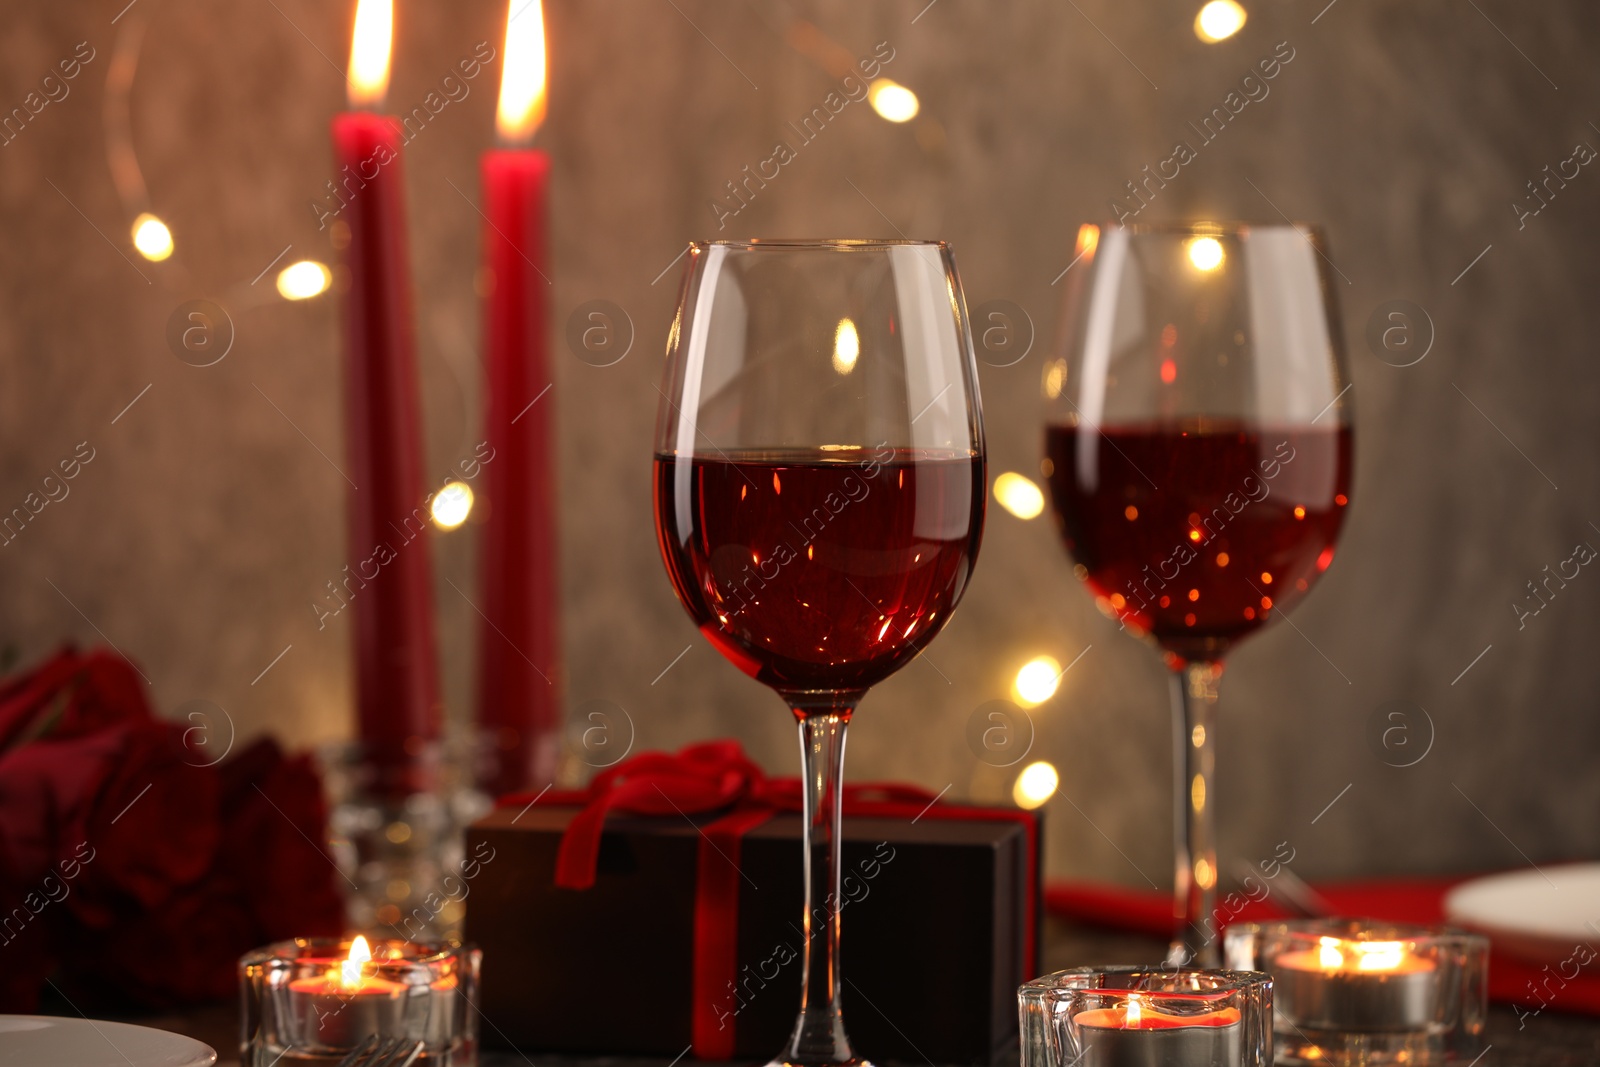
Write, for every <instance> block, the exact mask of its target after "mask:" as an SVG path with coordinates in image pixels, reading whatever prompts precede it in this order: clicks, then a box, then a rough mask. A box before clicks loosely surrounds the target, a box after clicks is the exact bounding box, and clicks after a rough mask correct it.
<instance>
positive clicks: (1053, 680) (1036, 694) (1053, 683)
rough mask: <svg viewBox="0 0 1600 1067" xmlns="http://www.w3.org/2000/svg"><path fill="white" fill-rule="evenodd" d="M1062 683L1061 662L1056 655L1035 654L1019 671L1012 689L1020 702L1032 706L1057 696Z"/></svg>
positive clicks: (1025, 705)
mask: <svg viewBox="0 0 1600 1067" xmlns="http://www.w3.org/2000/svg"><path fill="white" fill-rule="evenodd" d="M1060 685H1061V664H1060V663H1058V662H1057V661H1056V659H1055V657H1054V656H1035V657H1034V658H1033V659H1030V660H1029V661H1028V662H1026V663H1024V664H1023V665H1022V669H1021V670H1019V671H1017V680H1016V681H1015V682H1014V683H1012V686H1011V689H1012V693H1013V695H1014V696H1015V697H1016V698H1017V702H1018V703H1019V704H1022V705H1023V706H1024V707H1029V708H1031V707H1033V706H1034V705H1036V704H1043V703H1044V702H1045V701H1046V700H1049V699H1050V698H1051V697H1053V696H1055V695H1056V689H1057V688H1058V687H1059V686H1060Z"/></svg>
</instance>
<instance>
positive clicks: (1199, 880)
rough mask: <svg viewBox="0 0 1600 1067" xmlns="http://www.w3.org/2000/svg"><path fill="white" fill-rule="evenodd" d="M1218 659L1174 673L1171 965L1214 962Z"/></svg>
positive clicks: (1211, 964) (1209, 964)
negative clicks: (1174, 928) (1173, 925)
mask: <svg viewBox="0 0 1600 1067" xmlns="http://www.w3.org/2000/svg"><path fill="white" fill-rule="evenodd" d="M1221 675H1222V668H1221V666H1220V665H1219V664H1216V663H1189V664H1186V665H1185V666H1184V667H1182V668H1181V669H1179V670H1175V671H1173V672H1172V677H1171V682H1172V725H1173V748H1172V769H1173V773H1174V775H1175V776H1176V779H1177V780H1176V782H1175V783H1174V786H1175V787H1174V793H1175V795H1174V797H1173V809H1174V814H1175V816H1176V820H1175V823H1176V824H1175V826H1174V828H1173V839H1174V843H1175V845H1176V850H1175V851H1176V853H1177V862H1176V869H1175V872H1174V874H1175V878H1174V883H1173V885H1174V894H1175V899H1174V902H1173V911H1174V917H1175V918H1176V919H1177V926H1178V929H1177V933H1176V934H1175V935H1174V937H1173V942H1172V948H1171V950H1170V951H1169V952H1168V955H1167V962H1168V963H1169V964H1173V965H1178V964H1187V965H1189V966H1195V967H1215V966H1217V965H1218V963H1219V962H1220V959H1221V956H1220V953H1219V952H1218V951H1217V931H1216V929H1215V928H1214V925H1213V922H1214V920H1213V912H1214V911H1215V910H1216V899H1217V846H1216V816H1215V813H1214V807H1215V797H1214V796H1213V785H1214V783H1215V776H1214V774H1213V771H1214V769H1215V767H1216V730H1215V729H1214V728H1213V726H1214V724H1213V713H1214V712H1215V710H1216V706H1217V679H1218V678H1219V677H1220V676H1221Z"/></svg>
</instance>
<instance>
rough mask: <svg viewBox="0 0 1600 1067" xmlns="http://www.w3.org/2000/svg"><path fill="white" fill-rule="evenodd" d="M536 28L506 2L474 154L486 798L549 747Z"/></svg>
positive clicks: (541, 80)
mask: <svg viewBox="0 0 1600 1067" xmlns="http://www.w3.org/2000/svg"><path fill="white" fill-rule="evenodd" d="M544 53H545V50H544V15H543V12H542V10H541V9H540V5H539V3H538V0H511V4H510V10H509V11H508V13H507V20H506V48H505V66H504V68H503V69H502V75H501V84H500V109H499V118H498V126H499V134H500V140H501V144H502V146H503V147H501V148H499V149H495V150H492V151H489V152H486V153H484V156H483V161H482V176H483V214H484V217H485V219H486V220H487V221H486V224H485V226H484V228H483V249H484V264H485V266H486V267H487V268H488V271H487V277H488V278H489V279H491V289H490V292H489V294H488V296H487V297H486V298H485V301H484V343H485V346H486V348H487V356H488V358H487V364H488V365H487V377H488V418H487V436H488V439H489V443H490V445H491V446H492V447H493V449H494V452H493V455H494V460H493V462H492V463H490V464H488V465H487V466H486V467H485V468H484V474H485V485H484V490H485V494H486V496H487V498H488V499H487V512H488V514H487V516H486V518H485V519H484V522H483V551H482V554H481V557H480V559H479V564H478V565H479V568H480V573H481V575H482V577H481V581H480V588H481V594H480V596H481V599H480V605H481V608H482V612H483V621H482V625H481V627H480V630H479V643H478V656H479V661H478V666H479V671H478V725H479V727H480V729H481V730H482V731H483V733H484V734H485V735H486V736H487V737H489V738H490V739H491V740H492V742H493V746H494V756H495V758H494V764H493V767H492V770H491V772H490V778H489V781H488V782H486V783H485V785H486V787H487V788H488V789H489V791H490V792H492V793H495V794H497V795H498V794H503V793H507V792H512V791H515V790H519V789H526V788H528V787H530V786H541V785H544V784H547V783H549V782H550V781H551V780H553V778H554V776H555V770H556V754H557V750H558V746H559V739H560V722H561V708H560V699H561V687H560V684H559V683H560V670H559V662H560V640H559V637H560V633H559V630H560V612H559V593H560V590H559V586H558V580H557V574H558V571H557V566H556V549H557V544H556V541H557V527H556V457H557V452H556V442H555V434H554V421H555V401H554V400H553V399H552V398H551V396H550V394H549V390H550V389H551V388H552V387H553V384H554V383H553V380H552V378H551V369H550V359H549V352H548V350H547V340H548V333H549V322H548V313H549V291H550V279H549V271H548V270H547V269H546V264H547V262H548V258H547V244H548V242H547V239H546V218H547V213H546V200H547V197H546V192H545V187H546V182H547V180H548V178H549V173H550V161H549V159H548V158H547V157H546V156H545V154H544V153H543V152H536V151H534V150H532V149H531V148H528V147H527V144H528V142H529V141H530V140H531V139H532V137H533V134H534V131H535V130H537V128H538V126H539V122H540V121H541V120H542V119H543V117H544V100H545V82H546V78H545V54H544Z"/></svg>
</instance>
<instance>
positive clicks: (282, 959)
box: [239, 937, 482, 1067]
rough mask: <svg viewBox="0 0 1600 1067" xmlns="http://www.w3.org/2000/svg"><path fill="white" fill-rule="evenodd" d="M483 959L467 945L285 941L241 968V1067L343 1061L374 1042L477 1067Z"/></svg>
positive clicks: (433, 1060) (445, 1063)
mask: <svg viewBox="0 0 1600 1067" xmlns="http://www.w3.org/2000/svg"><path fill="white" fill-rule="evenodd" d="M481 958H482V957H481V953H480V952H479V951H478V949H477V948H475V947H474V946H472V945H463V944H461V943H460V942H458V941H439V942H415V941H401V940H386V939H382V938H376V939H374V940H372V941H371V942H368V941H367V940H366V939H365V938H359V937H358V938H354V939H350V940H335V939H332V938H300V939H297V940H294V941H280V942H278V943H277V944H273V945H268V946H266V947H265V948H260V949H257V950H256V951H254V952H252V953H250V954H249V955H247V956H245V957H244V958H243V959H241V960H240V961H239V987H240V995H241V997H242V1001H243V1003H242V1009H243V1010H242V1011H241V1013H240V1042H239V1056H240V1061H241V1067H269V1065H271V1064H284V1065H288V1064H304V1063H315V1064H323V1063H338V1062H339V1061H340V1060H342V1059H343V1058H344V1057H345V1056H346V1055H347V1054H349V1052H350V1051H351V1050H352V1049H354V1048H357V1047H359V1046H360V1045H362V1044H363V1043H365V1042H366V1041H367V1040H368V1039H370V1038H374V1037H377V1038H380V1039H401V1040H404V1041H405V1042H406V1043H407V1044H414V1043H415V1042H418V1041H420V1042H422V1044H423V1050H422V1055H421V1056H420V1057H419V1059H418V1060H417V1062H418V1063H419V1064H435V1065H438V1067H473V1065H475V1064H476V1063H477V1062H478V1011H477V1001H478V970H479V966H480V961H481Z"/></svg>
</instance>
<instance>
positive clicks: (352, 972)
mask: <svg viewBox="0 0 1600 1067" xmlns="http://www.w3.org/2000/svg"><path fill="white" fill-rule="evenodd" d="M371 958H372V948H371V947H370V946H369V945H368V944H367V939H366V938H364V937H362V936H361V935H360V934H357V935H356V939H355V940H354V941H352V942H350V955H349V956H347V957H345V959H344V961H343V962H342V963H340V964H339V984H340V985H343V986H359V985H360V984H361V968H362V966H363V965H364V964H365V963H366V962H367V961H368V960H370V959H371Z"/></svg>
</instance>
